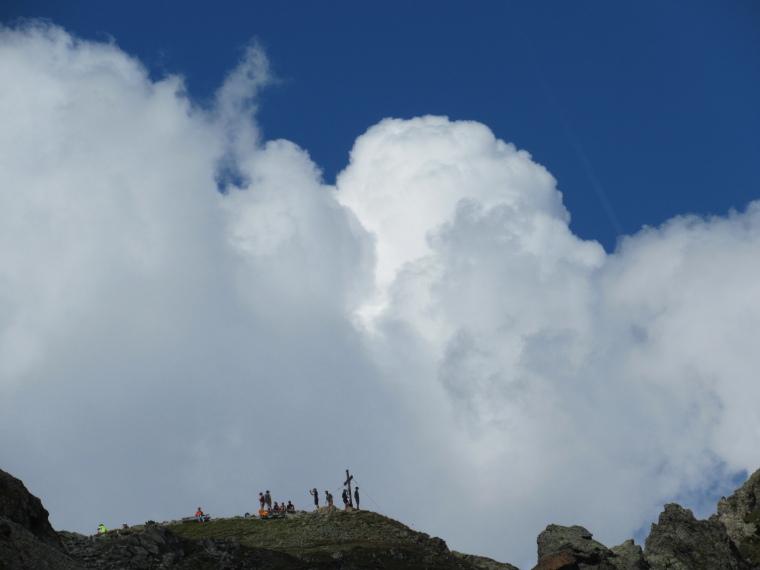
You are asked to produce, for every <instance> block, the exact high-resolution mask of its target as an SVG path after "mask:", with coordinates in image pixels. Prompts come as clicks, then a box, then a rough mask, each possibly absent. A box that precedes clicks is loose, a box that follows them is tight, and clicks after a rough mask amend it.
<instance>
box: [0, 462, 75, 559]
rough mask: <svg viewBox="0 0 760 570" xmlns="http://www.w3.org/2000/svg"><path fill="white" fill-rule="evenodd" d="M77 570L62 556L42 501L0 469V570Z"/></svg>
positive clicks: (62, 552)
mask: <svg viewBox="0 0 760 570" xmlns="http://www.w3.org/2000/svg"><path fill="white" fill-rule="evenodd" d="M26 568H47V569H50V570H59V569H60V570H68V569H72V570H73V569H75V568H80V566H79V565H78V564H77V563H76V562H74V561H73V560H71V559H70V558H69V557H68V556H66V554H65V553H64V550H63V546H62V545H61V541H60V539H59V538H58V534H57V533H56V532H55V530H53V527H52V526H51V525H50V522H49V521H48V512H47V511H46V510H45V509H44V508H43V506H42V502H41V501H40V500H39V499H38V498H37V497H35V496H34V495H32V494H31V493H30V492H29V491H27V489H26V487H25V486H24V484H23V483H22V482H21V481H20V480H18V479H16V478H15V477H13V476H12V475H10V474H8V473H6V472H5V471H2V470H0V570H23V569H26Z"/></svg>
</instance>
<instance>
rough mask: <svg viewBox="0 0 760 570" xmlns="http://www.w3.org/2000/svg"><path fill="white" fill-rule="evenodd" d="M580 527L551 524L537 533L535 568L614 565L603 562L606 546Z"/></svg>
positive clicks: (542, 569)
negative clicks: (536, 562) (536, 560)
mask: <svg viewBox="0 0 760 570" xmlns="http://www.w3.org/2000/svg"><path fill="white" fill-rule="evenodd" d="M592 536H593V535H592V534H591V533H590V532H589V531H587V530H586V529H585V528H583V527H582V526H559V525H556V524H550V525H549V526H547V527H546V530H545V531H543V532H542V533H541V534H539V535H538V541H537V542H538V564H537V565H536V567H535V568H534V570H559V569H560V568H567V569H570V568H579V567H580V566H581V565H583V566H590V567H594V568H610V569H611V568H613V566H611V565H609V564H607V563H606V560H607V558H609V556H610V554H611V553H610V551H609V549H608V548H607V547H606V546H604V545H603V544H602V543H601V542H597V541H596V540H594V539H593V538H592Z"/></svg>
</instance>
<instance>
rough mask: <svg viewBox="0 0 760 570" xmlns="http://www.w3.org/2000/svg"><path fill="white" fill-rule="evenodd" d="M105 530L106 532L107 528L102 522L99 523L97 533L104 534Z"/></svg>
mask: <svg viewBox="0 0 760 570" xmlns="http://www.w3.org/2000/svg"><path fill="white" fill-rule="evenodd" d="M107 532H108V529H106V526H105V525H104V524H103V523H101V524H100V526H99V527H98V534H105V533H107Z"/></svg>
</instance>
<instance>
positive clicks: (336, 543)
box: [0, 470, 760, 570]
mask: <svg viewBox="0 0 760 570" xmlns="http://www.w3.org/2000/svg"><path fill="white" fill-rule="evenodd" d="M759 494H760V470H759V471H758V472H756V473H755V474H754V475H752V477H750V479H749V480H748V481H747V482H746V483H745V484H744V485H743V486H742V487H741V488H740V489H737V491H736V492H735V493H734V494H733V495H731V496H730V497H728V498H723V499H721V501H720V502H719V503H718V513H717V514H716V515H713V516H712V517H710V518H709V519H708V520H697V519H696V518H694V515H693V514H692V513H691V511H689V510H688V509H684V508H682V507H680V506H679V505H676V504H669V505H665V509H664V511H663V512H662V514H661V515H660V517H659V520H658V522H657V523H656V524H653V525H652V530H651V532H650V534H649V536H648V537H647V539H646V542H645V545H644V548H642V547H641V546H639V545H636V544H634V542H633V541H632V540H628V541H626V542H624V543H623V544H621V545H619V546H615V547H613V548H607V547H606V546H604V545H603V544H601V543H600V542H597V541H595V540H594V539H593V536H592V534H591V533H590V532H589V531H588V530H586V529H585V528H583V527H580V526H571V527H565V526H559V525H549V526H548V527H546V530H544V531H543V532H542V533H541V534H540V535H539V536H538V539H537V545H538V563H537V565H536V566H535V567H534V570H586V569H599V570H634V569H641V570H665V569H668V570H692V569H710V570H723V569H727V570H728V569H731V570H733V569H750V568H760V531H759V530H758V524H759V523H760V501H758V495H759ZM91 568H92V569H95V568H98V569H101V568H102V569H117V568H118V569H126V570H132V569H135V570H138V569H139V570H147V569H159V568H161V569H163V568H166V569H169V568H172V569H180V570H182V569H191V568H192V569H210V570H211V569H214V570H216V569H249V568H250V569H254V568H272V569H282V570H286V569H303V570H306V569H312V568H313V569H319V568H332V569H336V570H338V569H341V570H354V569H355V570H360V569H389V570H390V569H417V568H419V569H422V568H430V569H432V568H436V569H441V570H447V569H452V570H453V569H459V570H514V569H515V567H514V566H512V565H510V564H506V563H500V562H496V561H494V560H491V559H488V558H484V557H481V556H474V555H469V554H461V553H458V552H454V551H451V550H449V549H448V547H447V546H446V543H445V542H444V541H443V540H441V539H440V538H436V537H430V536H429V535H427V534H425V533H420V532H416V531H414V530H412V529H410V528H408V527H407V526H405V525H403V524H402V523H400V522H398V521H395V520H393V519H389V518H387V517H384V516H381V515H379V514H377V513H374V512H371V511H350V510H349V511H341V510H338V509H335V508H321V509H319V510H317V511H315V512H308V513H307V512H297V513H295V514H288V515H287V516H286V517H285V518H279V519H271V520H262V519H259V518H258V517H252V518H243V517H234V518H229V519H219V520H213V521H210V522H208V523H196V522H191V523H183V522H182V521H168V522H164V523H160V524H151V525H141V526H137V527H133V528H130V529H129V530H127V531H121V532H118V533H117V532H111V533H109V534H107V535H105V536H85V535H81V534H77V533H73V532H66V531H60V532H56V531H55V530H54V529H53V528H52V526H50V523H49V521H48V512H47V511H46V510H45V509H44V507H43V506H42V503H41V502H40V500H39V499H38V498H37V497H35V496H33V495H31V494H30V493H29V492H28V491H27V490H26V488H25V486H24V484H23V483H22V482H21V481H19V480H18V479H16V478H15V477H13V476H11V475H9V474H8V473H5V472H4V471H2V470H0V570H25V569H50V570H58V569H91Z"/></svg>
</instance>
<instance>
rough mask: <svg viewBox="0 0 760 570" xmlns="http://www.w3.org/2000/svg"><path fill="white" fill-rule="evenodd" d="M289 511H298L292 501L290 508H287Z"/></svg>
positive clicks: (289, 502)
mask: <svg viewBox="0 0 760 570" xmlns="http://www.w3.org/2000/svg"><path fill="white" fill-rule="evenodd" d="M287 510H289V511H295V510H296V508H295V507H294V506H293V503H292V502H291V501H288V508H287Z"/></svg>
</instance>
